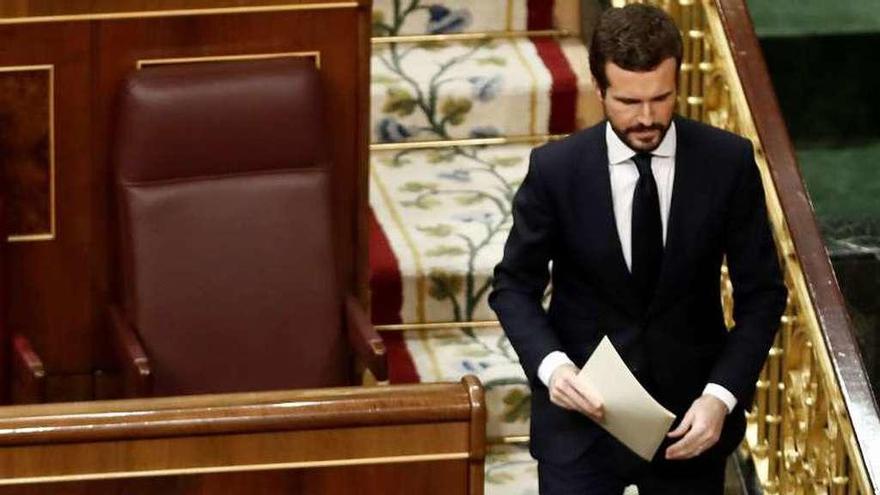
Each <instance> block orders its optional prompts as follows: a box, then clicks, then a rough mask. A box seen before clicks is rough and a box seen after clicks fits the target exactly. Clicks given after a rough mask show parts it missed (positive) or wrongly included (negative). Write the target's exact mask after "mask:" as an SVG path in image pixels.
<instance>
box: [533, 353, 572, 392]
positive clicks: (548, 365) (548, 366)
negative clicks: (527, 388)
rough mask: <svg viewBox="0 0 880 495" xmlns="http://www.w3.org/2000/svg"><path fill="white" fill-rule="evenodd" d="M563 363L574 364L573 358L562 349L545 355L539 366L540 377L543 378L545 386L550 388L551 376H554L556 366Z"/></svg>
mask: <svg viewBox="0 0 880 495" xmlns="http://www.w3.org/2000/svg"><path fill="white" fill-rule="evenodd" d="M563 364H571V365H574V363H573V362H572V360H571V359H569V358H568V356H566V355H565V353H564V352H562V351H553V352H551V353H550V354H547V356H546V357H544V360H543V361H541V364H540V365H539V366H538V379H539V380H541V382H542V383H543V384H544V386H545V387H547V388H550V377H552V376H553V372H554V371H556V368H558V367H560V366H562V365H563Z"/></svg>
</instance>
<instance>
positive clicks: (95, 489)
mask: <svg viewBox="0 0 880 495" xmlns="http://www.w3.org/2000/svg"><path fill="white" fill-rule="evenodd" d="M466 476H467V474H466V472H465V468H464V466H463V465H462V463H461V462H458V461H436V462H413V463H406V464H391V465H388V464H377V465H364V466H340V467H327V468H312V469H285V470H275V471H258V472H248V473H220V474H202V475H183V476H163V477H149V478H130V479H119V480H94V481H78V482H60V483H38V484H32V485H31V484H29V485H23V486H9V487H4V486H0V495H45V494H46V493H52V494H63V495H94V494H125V495H160V494H161V495H217V494H223V495H253V494H304V495H305V494H322V495H333V494H340V495H388V494H391V493H394V494H397V493H400V494H419V495H450V494H456V493H464V492H462V490H461V487H462V486H463V485H464V484H465V483H466ZM470 493H471V494H472V495H475V494H474V493H473V492H470Z"/></svg>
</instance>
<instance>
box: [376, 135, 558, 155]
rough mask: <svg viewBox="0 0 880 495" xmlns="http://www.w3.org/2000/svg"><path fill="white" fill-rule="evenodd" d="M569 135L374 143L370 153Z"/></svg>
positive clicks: (544, 138) (546, 138) (534, 139)
mask: <svg viewBox="0 0 880 495" xmlns="http://www.w3.org/2000/svg"><path fill="white" fill-rule="evenodd" d="M567 136H568V134H536V135H531V136H508V137H492V138H472V139H440V140H436V141H404V142H398V143H373V144H370V151H397V150H412V149H428V148H455V147H458V146H488V145H503V144H522V143H543V142H547V141H556V140H559V139H562V138H565V137H567Z"/></svg>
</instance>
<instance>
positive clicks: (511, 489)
mask: <svg viewBox="0 0 880 495" xmlns="http://www.w3.org/2000/svg"><path fill="white" fill-rule="evenodd" d="M484 479H485V484H484V487H485V490H486V491H485V493H486V495H538V462H537V461H535V460H534V459H532V456H531V455H529V448H528V446H525V445H494V446H491V447H489V449H488V450H487V451H486V468H485V478H484Z"/></svg>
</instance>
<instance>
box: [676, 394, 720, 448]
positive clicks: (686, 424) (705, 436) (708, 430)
mask: <svg viewBox="0 0 880 495" xmlns="http://www.w3.org/2000/svg"><path fill="white" fill-rule="evenodd" d="M726 417H727V406H726V405H724V402H721V399H719V398H717V397H715V396H714V395H710V394H703V396H702V397H700V398H699V399H697V400H695V401H694V403H693V404H691V407H690V409H688V410H687V412H686V413H685V414H684V418H683V419H682V420H681V424H679V425H678V427H677V428H676V429H674V430H672V431H670V432H669V433H668V434H667V436H668V437H670V438H679V437H681V440H679V441H677V442H675V443H674V444H672V445H670V446H669V447H668V448H667V449H666V458H667V459H690V458H692V457H696V456H698V455H700V454H702V453H703V452H705V451H706V450H707V449H709V448H710V447H712V446H713V445H715V443H716V442H718V439H719V438H720V437H721V428H722V427H723V426H724V418H726ZM682 435H683V436H682Z"/></svg>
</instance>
